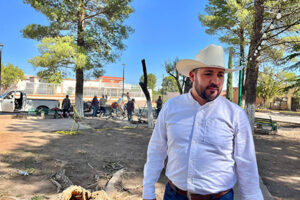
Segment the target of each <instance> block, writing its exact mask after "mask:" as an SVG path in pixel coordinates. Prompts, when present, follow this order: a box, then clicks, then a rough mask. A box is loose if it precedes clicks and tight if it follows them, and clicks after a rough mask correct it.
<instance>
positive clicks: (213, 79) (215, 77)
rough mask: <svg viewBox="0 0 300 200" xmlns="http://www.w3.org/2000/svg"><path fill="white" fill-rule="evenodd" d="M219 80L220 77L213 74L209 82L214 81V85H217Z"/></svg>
mask: <svg viewBox="0 0 300 200" xmlns="http://www.w3.org/2000/svg"><path fill="white" fill-rule="evenodd" d="M220 82H221V79H220V77H218V76H213V77H212V78H211V83H214V84H216V85H219V84H220Z"/></svg>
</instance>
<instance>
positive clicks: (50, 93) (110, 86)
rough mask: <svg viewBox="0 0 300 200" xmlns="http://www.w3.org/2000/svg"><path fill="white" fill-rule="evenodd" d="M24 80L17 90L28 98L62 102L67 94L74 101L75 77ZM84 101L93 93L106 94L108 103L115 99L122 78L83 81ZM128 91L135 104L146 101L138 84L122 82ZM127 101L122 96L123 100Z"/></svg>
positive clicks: (102, 77)
mask: <svg viewBox="0 0 300 200" xmlns="http://www.w3.org/2000/svg"><path fill="white" fill-rule="evenodd" d="M25 78H26V79H25V80H23V81H20V82H19V83H18V84H17V90H23V91H25V92H26V93H27V96H28V98H34V99H56V100H59V101H61V102H62V100H63V99H64V98H65V95H69V97H70V99H71V102H72V103H75V87H76V80H75V79H65V80H63V82H62V83H61V84H50V83H46V82H45V81H43V80H41V79H38V77H35V76H30V75H26V76H25ZM83 92H84V97H83V100H84V101H91V100H92V99H93V97H94V95H96V96H98V97H99V98H100V97H101V96H102V95H107V97H108V103H112V102H113V101H117V100H118V99H119V98H120V97H122V94H123V78H121V77H109V76H101V77H99V78H98V79H96V80H87V81H84V90H83ZM127 92H129V93H130V97H131V98H135V100H136V102H137V104H141V105H144V102H145V101H146V99H145V96H144V93H143V91H142V90H141V88H140V86H139V85H132V84H124V93H127ZM124 101H127V98H124V100H123V102H124Z"/></svg>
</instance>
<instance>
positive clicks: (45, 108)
mask: <svg viewBox="0 0 300 200" xmlns="http://www.w3.org/2000/svg"><path fill="white" fill-rule="evenodd" d="M42 110H49V108H48V107H47V106H39V107H38V108H37V109H36V112H37V113H41V111H42Z"/></svg>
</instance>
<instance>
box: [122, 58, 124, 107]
mask: <svg viewBox="0 0 300 200" xmlns="http://www.w3.org/2000/svg"><path fill="white" fill-rule="evenodd" d="M122 65H123V91H122V102H123V101H124V100H123V96H124V82H125V64H124V63H123V64H122Z"/></svg>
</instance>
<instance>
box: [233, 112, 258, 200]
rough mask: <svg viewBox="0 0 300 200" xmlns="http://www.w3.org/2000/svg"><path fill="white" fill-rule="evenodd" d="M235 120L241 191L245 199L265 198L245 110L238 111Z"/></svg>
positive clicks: (236, 155)
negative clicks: (260, 184)
mask: <svg viewBox="0 0 300 200" xmlns="http://www.w3.org/2000/svg"><path fill="white" fill-rule="evenodd" d="M235 122H236V126H235V127H236V128H235V142H234V159H235V162H236V172H237V179H238V183H239V192H240V194H241V196H242V197H243V199H244V200H253V199H255V200H263V195H262V192H261V189H260V186H259V175H258V169H257V163H256V155H255V147H254V141H253V135H252V130H251V127H250V124H249V120H248V117H247V115H246V113H245V111H244V110H240V111H238V115H237V118H236V120H235Z"/></svg>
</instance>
